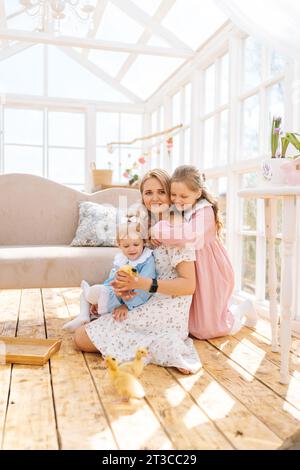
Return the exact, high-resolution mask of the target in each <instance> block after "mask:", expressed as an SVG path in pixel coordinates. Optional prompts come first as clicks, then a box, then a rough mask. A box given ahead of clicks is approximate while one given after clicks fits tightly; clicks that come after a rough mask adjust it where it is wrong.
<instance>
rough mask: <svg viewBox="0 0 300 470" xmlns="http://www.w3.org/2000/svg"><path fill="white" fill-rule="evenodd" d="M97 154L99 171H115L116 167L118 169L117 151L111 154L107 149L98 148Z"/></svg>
mask: <svg viewBox="0 0 300 470" xmlns="http://www.w3.org/2000/svg"><path fill="white" fill-rule="evenodd" d="M96 152H97V153H96V167H97V168H98V169H103V170H110V169H112V170H114V169H115V168H116V167H118V163H119V158H118V153H119V152H118V151H117V150H115V151H114V152H113V153H109V152H108V151H107V149H106V147H97V151H96Z"/></svg>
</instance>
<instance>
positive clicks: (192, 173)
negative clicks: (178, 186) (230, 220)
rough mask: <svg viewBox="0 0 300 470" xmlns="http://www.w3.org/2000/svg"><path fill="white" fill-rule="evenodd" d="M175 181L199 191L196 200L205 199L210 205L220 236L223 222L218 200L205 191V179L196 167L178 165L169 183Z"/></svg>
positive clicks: (219, 235)
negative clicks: (199, 194) (199, 193)
mask: <svg viewBox="0 0 300 470" xmlns="http://www.w3.org/2000/svg"><path fill="white" fill-rule="evenodd" d="M175 182H177V183H185V184H186V185H187V187H188V188H189V189H190V190H191V191H194V192H198V191H201V196H200V197H199V199H198V200H199V201H200V200H201V199H206V200H207V201H208V202H209V203H210V204H211V205H212V208H213V211H214V215H215V222H216V231H217V235H218V237H219V238H220V237H221V233H222V228H223V224H222V220H221V215H220V209H219V205H218V201H217V200H216V199H215V198H214V197H213V195H212V194H211V193H209V192H208V191H207V189H206V187H205V180H204V178H203V176H202V174H201V172H200V171H199V170H198V168H196V167H195V166H192V165H182V166H179V167H178V168H176V170H175V171H174V173H173V175H172V177H171V183H175Z"/></svg>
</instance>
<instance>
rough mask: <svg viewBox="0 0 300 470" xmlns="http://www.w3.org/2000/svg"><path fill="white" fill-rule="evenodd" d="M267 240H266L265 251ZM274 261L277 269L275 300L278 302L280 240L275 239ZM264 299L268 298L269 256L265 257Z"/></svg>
mask: <svg viewBox="0 0 300 470" xmlns="http://www.w3.org/2000/svg"><path fill="white" fill-rule="evenodd" d="M268 246H269V242H268V241H267V253H268V249H269V248H268ZM275 263H276V270H277V285H276V291H277V301H278V302H280V279H281V240H275ZM266 299H267V300H270V295H269V257H268V256H267V259H266Z"/></svg>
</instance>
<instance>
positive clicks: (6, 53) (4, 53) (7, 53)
mask: <svg viewBox="0 0 300 470" xmlns="http://www.w3.org/2000/svg"><path fill="white" fill-rule="evenodd" d="M32 46H33V44H32V43H24V42H18V43H17V44H13V45H12V46H8V47H5V48H4V49H1V50H0V61H1V60H4V59H8V58H9V57H12V56H13V55H15V54H19V52H22V51H25V49H28V48H29V47H32Z"/></svg>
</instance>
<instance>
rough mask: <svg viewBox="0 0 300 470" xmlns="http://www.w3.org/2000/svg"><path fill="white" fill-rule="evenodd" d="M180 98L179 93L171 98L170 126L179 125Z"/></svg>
mask: <svg viewBox="0 0 300 470" xmlns="http://www.w3.org/2000/svg"><path fill="white" fill-rule="evenodd" d="M180 98H181V93H180V92H179V93H176V95H174V96H173V97H172V125H173V126H177V125H178V124H181V112H180Z"/></svg>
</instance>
